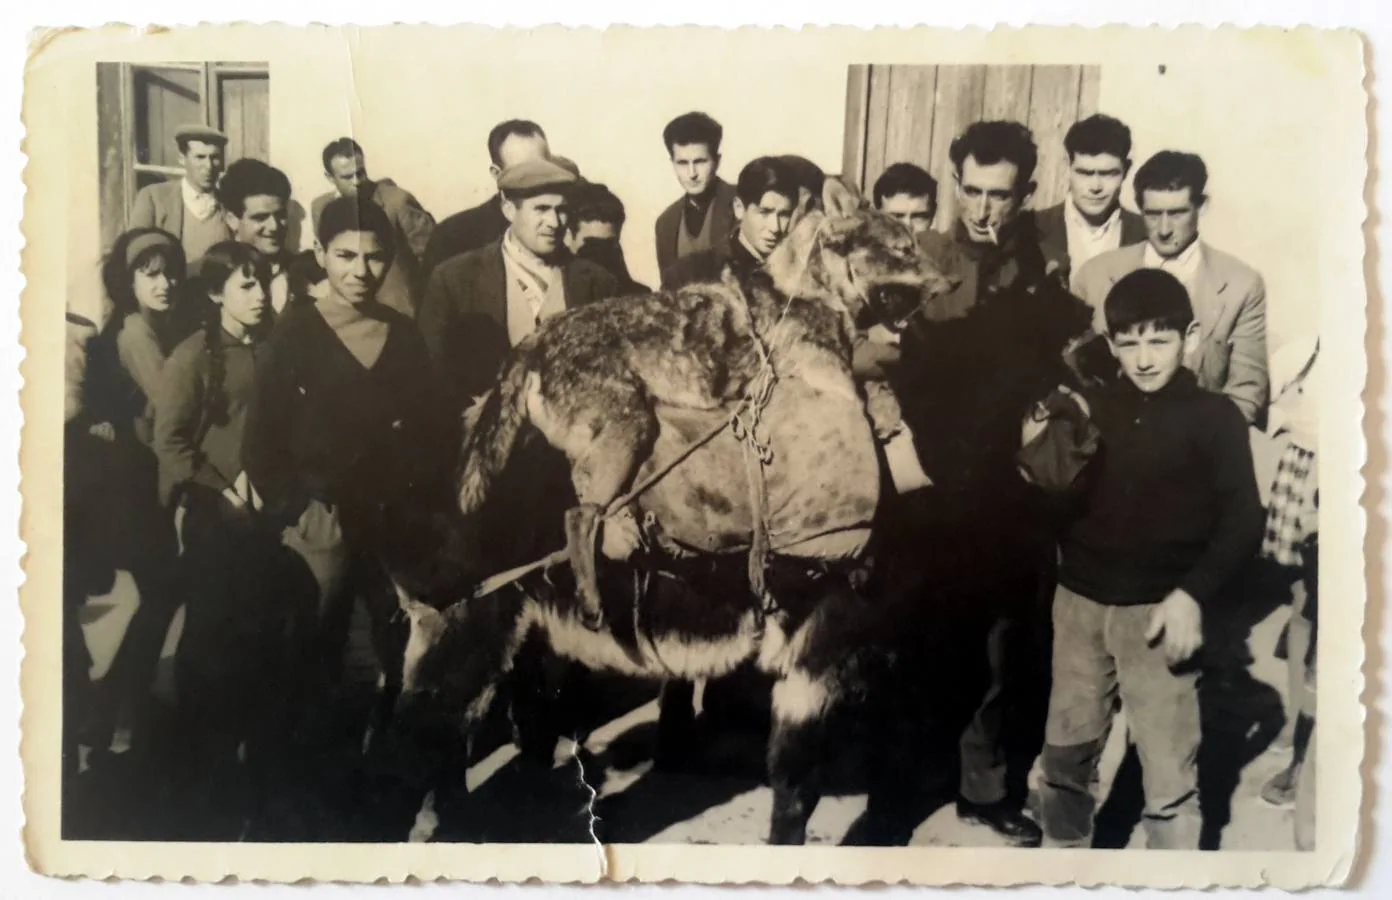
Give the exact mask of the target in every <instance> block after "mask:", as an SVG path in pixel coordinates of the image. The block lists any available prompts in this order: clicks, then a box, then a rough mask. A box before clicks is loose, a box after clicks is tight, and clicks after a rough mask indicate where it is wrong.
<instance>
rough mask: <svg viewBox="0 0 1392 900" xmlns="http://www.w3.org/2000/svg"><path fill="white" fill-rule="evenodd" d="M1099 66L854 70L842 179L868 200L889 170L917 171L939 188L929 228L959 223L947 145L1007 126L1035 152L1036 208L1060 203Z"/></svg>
mask: <svg viewBox="0 0 1392 900" xmlns="http://www.w3.org/2000/svg"><path fill="white" fill-rule="evenodd" d="M1100 74H1101V73H1100V68H1099V67H1097V66H981V65H976V66H960V65H943V66H881V65H874V66H851V67H850V72H849V75H848V77H847V85H846V135H845V153H844V164H843V174H844V175H845V176H846V177H847V178H848V179H850V180H851V181H853V182H854V183H856V184H857V185H859V186H860V187H861V189H862V190H863V191H865V192H866V194H869V192H870V189H871V187H872V186H873V185H874V183H875V179H877V178H879V177H880V174H881V173H882V172H884V170H885V169H886V168H887V167H888V166H890V165H891V164H893V163H896V162H910V163H914V164H915V165H919V166H922V167H923V168H925V169H927V170H928V172H929V173H931V174H932V176H933V177H934V178H936V179H937V181H938V215H937V219H936V220H935V221H934V227H935V228H938V229H939V230H942V231H946V230H949V229H950V228H951V226H952V221H953V218H954V216H955V195H954V192H953V186H952V184H953V183H952V164H951V162H950V161H949V160H948V157H947V151H948V147H949V146H950V145H951V143H952V139H953V138H955V137H956V136H957V135H958V134H960V133H961V132H962V130H963V129H964V128H966V127H967V126H968V125H970V124H971V123H972V122H977V121H981V120H984V119H1013V120H1015V121H1018V122H1023V123H1025V124H1026V125H1028V126H1029V127H1030V130H1031V131H1033V132H1034V140H1035V143H1036V144H1037V145H1038V147H1039V165H1038V167H1037V168H1036V170H1035V176H1034V177H1035V181H1036V183H1037V185H1038V187H1037V188H1036V190H1035V195H1034V200H1033V202H1032V204H1031V205H1032V206H1033V207H1034V208H1035V209H1043V208H1045V207H1047V206H1052V205H1053V204H1055V203H1058V202H1060V201H1061V200H1062V199H1063V198H1064V196H1065V194H1066V192H1067V186H1068V158H1067V155H1066V154H1065V153H1064V149H1063V136H1064V134H1065V133H1066V132H1067V131H1068V128H1069V127H1070V126H1071V125H1072V124H1073V123H1074V122H1076V121H1078V120H1079V119H1081V118H1086V117H1087V116H1090V115H1092V114H1093V113H1095V112H1097V98H1098V88H1099V85H1100V80H1099V78H1100Z"/></svg>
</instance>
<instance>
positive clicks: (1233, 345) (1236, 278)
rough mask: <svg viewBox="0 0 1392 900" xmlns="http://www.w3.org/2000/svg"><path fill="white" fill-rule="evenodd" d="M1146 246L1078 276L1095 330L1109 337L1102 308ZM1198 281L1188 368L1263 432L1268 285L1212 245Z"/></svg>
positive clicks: (1077, 288)
mask: <svg viewBox="0 0 1392 900" xmlns="http://www.w3.org/2000/svg"><path fill="white" fill-rule="evenodd" d="M1145 248H1146V244H1144V243H1142V244H1135V245H1132V246H1130V247H1122V248H1121V249H1120V250H1113V251H1111V252H1110V253H1104V254H1102V255H1101V256H1099V257H1097V258H1096V259H1093V260H1092V261H1090V262H1089V263H1088V264H1087V265H1085V266H1083V267H1082V268H1081V269H1080V270H1078V271H1077V272H1076V273H1074V277H1073V292H1074V293H1076V294H1077V295H1078V296H1080V297H1082V298H1083V299H1084V300H1086V301H1087V302H1088V304H1089V305H1090V306H1092V308H1093V310H1094V319H1093V321H1094V326H1095V327H1096V329H1097V330H1098V331H1099V332H1105V331H1106V321H1105V320H1104V319H1103V316H1102V305H1103V303H1104V301H1105V300H1106V299H1107V292H1108V291H1110V290H1111V289H1112V285H1114V284H1116V283H1117V282H1118V281H1119V280H1121V277H1122V276H1123V275H1127V274H1130V273H1131V272H1134V271H1136V270H1137V269H1139V268H1141V267H1142V266H1143V265H1144V264H1145ZM1200 252H1201V253H1202V254H1203V259H1202V261H1201V262H1200V263H1199V269H1198V272H1197V273H1196V274H1195V276H1194V289H1193V291H1192V296H1191V297H1190V301H1191V302H1192V303H1193V305H1194V318H1195V319H1196V320H1197V321H1198V323H1199V334H1200V338H1201V342H1202V343H1201V345H1200V348H1199V350H1198V353H1197V354H1196V356H1195V357H1193V358H1190V359H1186V360H1185V365H1187V366H1188V367H1189V368H1191V369H1193V370H1194V373H1195V374H1197V375H1198V376H1199V384H1200V385H1202V386H1203V387H1205V388H1207V389H1208V390H1211V391H1219V392H1221V393H1224V394H1227V395H1228V396H1229V397H1231V398H1232V401H1233V402H1234V403H1236V404H1237V407H1238V409H1240V410H1242V415H1243V417H1244V418H1245V419H1246V420H1247V421H1248V422H1249V423H1251V424H1255V425H1257V426H1258V427H1260V425H1261V423H1262V422H1264V421H1265V418H1266V405H1267V400H1268V398H1269V395H1270V379H1269V375H1268V374H1267V358H1266V285H1265V284H1264V283H1263V282H1262V277H1261V275H1260V274H1258V273H1257V271H1256V270H1255V269H1253V268H1252V267H1251V266H1248V265H1247V264H1246V263H1244V262H1242V261H1241V260H1239V259H1237V258H1236V257H1234V256H1230V255H1229V254H1227V253H1224V252H1222V251H1221V250H1215V249H1214V248H1212V247H1210V246H1209V245H1208V244H1203V245H1202V247H1201V248H1200Z"/></svg>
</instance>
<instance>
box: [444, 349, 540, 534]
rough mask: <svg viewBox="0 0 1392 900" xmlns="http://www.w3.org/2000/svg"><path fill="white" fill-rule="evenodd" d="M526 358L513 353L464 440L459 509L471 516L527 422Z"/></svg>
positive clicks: (504, 464) (500, 470)
mask: <svg viewBox="0 0 1392 900" xmlns="http://www.w3.org/2000/svg"><path fill="white" fill-rule="evenodd" d="M529 372H530V369H529V368H528V366H527V354H525V353H514V354H513V356H512V360H511V362H510V363H509V364H508V368H507V371H506V372H505V373H504V374H503V378H502V381H500V382H499V383H498V386H497V387H495V388H494V389H493V390H492V391H490V392H489V393H488V396H487V397H485V398H484V400H483V408H482V409H481V410H480V411H479V413H478V416H477V418H476V420H475V421H474V422H473V423H472V426H471V427H469V429H468V434H467V435H466V436H465V438H464V453H463V457H464V460H463V466H462V470H461V471H460V473H459V509H460V511H461V512H463V513H464V514H465V515H467V514H469V513H472V512H474V511H475V510H477V509H478V508H479V507H480V506H482V505H483V503H484V501H485V500H487V499H488V492H489V490H491V489H492V487H493V483H494V482H495V481H496V480H497V478H498V475H499V474H500V473H501V472H502V471H503V468H504V467H505V466H506V465H507V461H508V457H509V456H511V455H512V448H513V446H514V445H515V444H516V443H517V434H518V432H519V431H521V429H522V425H523V424H524V423H525V422H526V421H527V392H526V385H527V375H528V373H529Z"/></svg>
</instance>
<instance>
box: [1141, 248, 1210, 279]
mask: <svg viewBox="0 0 1392 900" xmlns="http://www.w3.org/2000/svg"><path fill="white" fill-rule="evenodd" d="M1143 253H1144V257H1145V260H1144V262H1145V266H1146V268H1148V269H1164V270H1165V271H1167V272H1170V273H1172V274H1173V275H1175V276H1176V277H1178V278H1179V279H1180V280H1181V281H1183V280H1185V279H1186V278H1188V277H1190V276H1192V275H1193V274H1194V273H1195V272H1196V271H1197V270H1198V268H1199V263H1200V262H1201V261H1202V259H1203V243H1202V242H1201V241H1200V240H1198V239H1197V238H1195V239H1194V242H1193V243H1192V244H1190V245H1189V246H1188V247H1185V248H1184V251H1183V252H1182V253H1180V254H1179V255H1178V256H1176V257H1174V258H1173V259H1164V258H1163V257H1161V256H1160V254H1159V253H1156V252H1155V247H1154V246H1152V245H1151V244H1150V242H1149V241H1147V242H1146V245H1145V250H1144V251H1143Z"/></svg>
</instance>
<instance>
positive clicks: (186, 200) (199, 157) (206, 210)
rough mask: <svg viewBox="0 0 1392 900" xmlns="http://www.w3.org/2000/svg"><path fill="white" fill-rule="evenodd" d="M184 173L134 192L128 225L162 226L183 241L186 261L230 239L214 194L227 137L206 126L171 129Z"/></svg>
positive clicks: (197, 258)
mask: <svg viewBox="0 0 1392 900" xmlns="http://www.w3.org/2000/svg"><path fill="white" fill-rule="evenodd" d="M174 143H175V146H176V147H178V149H179V164H180V165H181V166H183V169H184V175H183V177H182V178H180V179H178V180H177V181H165V182H161V183H159V184H150V185H146V186H145V187H143V188H141V189H140V193H138V194H136V195H135V205H134V207H133V208H132V210H131V217H130V227H131V228H151V227H153V228H163V229H164V230H165V231H167V232H169V233H170V234H172V235H174V236H175V237H177V238H178V239H179V242H180V243H181V244H182V245H183V248H184V256H185V258H187V259H188V261H189V262H191V263H192V262H195V261H197V260H199V259H201V258H202V256H203V254H204V253H206V252H207V251H208V248H209V247H211V246H213V245H214V244H216V243H218V242H220V241H225V240H227V239H228V238H230V237H231V233H230V232H229V231H228V230H227V225H226V223H225V222H224V221H223V218H222V216H221V215H220V213H221V212H222V208H221V206H220V205H219V204H218V200H217V196H216V194H215V193H214V191H215V189H216V188H217V184H218V179H219V178H220V177H221V176H222V169H223V159H224V149H225V148H226V146H227V135H225V134H223V133H222V132H221V131H218V130H217V129H215V128H209V127H207V126H206V125H184V126H183V127H181V128H179V129H178V130H176V131H175V132H174Z"/></svg>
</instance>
